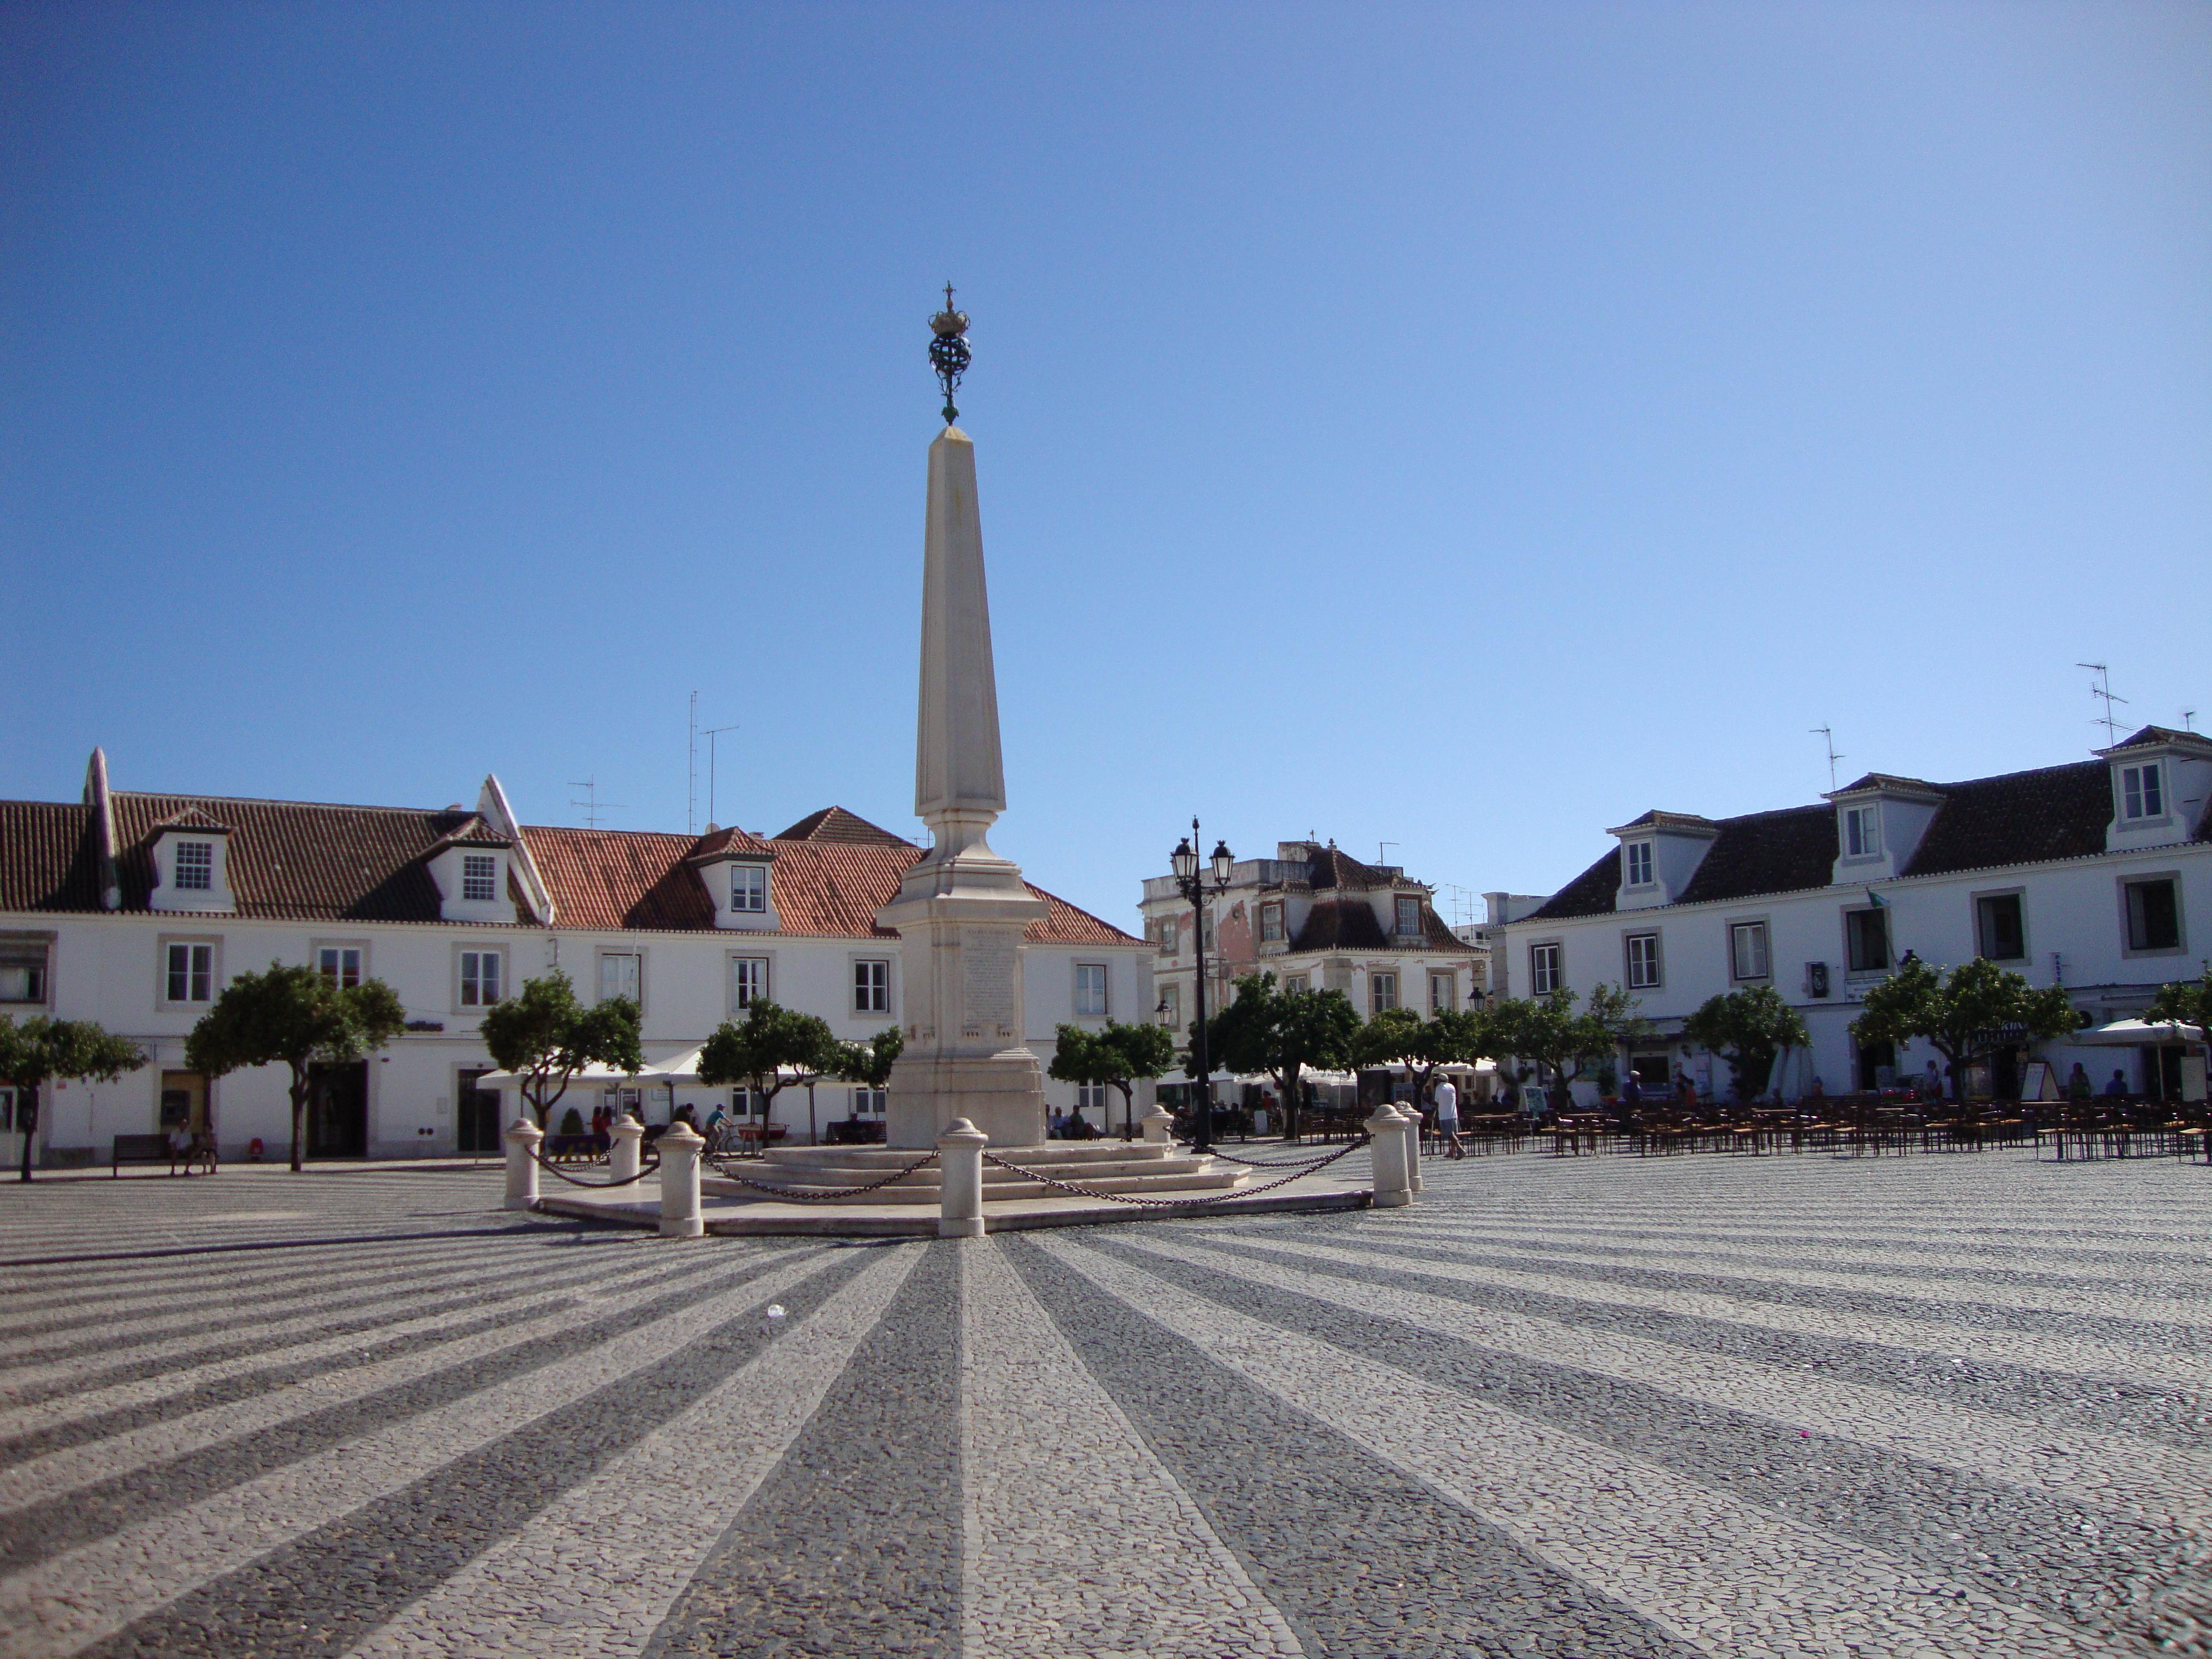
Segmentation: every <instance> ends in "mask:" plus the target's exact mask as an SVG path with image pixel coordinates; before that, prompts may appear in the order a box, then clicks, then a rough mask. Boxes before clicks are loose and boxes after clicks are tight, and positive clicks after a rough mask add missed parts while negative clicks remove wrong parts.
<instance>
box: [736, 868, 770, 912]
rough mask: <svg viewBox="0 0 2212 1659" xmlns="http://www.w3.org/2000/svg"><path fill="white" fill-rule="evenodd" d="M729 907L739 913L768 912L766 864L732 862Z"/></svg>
mask: <svg viewBox="0 0 2212 1659" xmlns="http://www.w3.org/2000/svg"><path fill="white" fill-rule="evenodd" d="M730 908H731V909H732V910H734V911H736V912H738V914H739V915H752V916H764V915H767V914H768V866H766V865H764V864H733V865H732V866H730Z"/></svg>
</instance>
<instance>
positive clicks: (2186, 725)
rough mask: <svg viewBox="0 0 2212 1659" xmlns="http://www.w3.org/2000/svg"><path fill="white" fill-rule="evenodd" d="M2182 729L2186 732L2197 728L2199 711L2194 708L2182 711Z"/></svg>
mask: <svg viewBox="0 0 2212 1659" xmlns="http://www.w3.org/2000/svg"><path fill="white" fill-rule="evenodd" d="M2181 729H2182V730H2183V731H2185V732H2194V731H2195V730H2196V729H2197V711H2196V710H2195V709H2194V708H2185V709H2183V710H2182V711H2181Z"/></svg>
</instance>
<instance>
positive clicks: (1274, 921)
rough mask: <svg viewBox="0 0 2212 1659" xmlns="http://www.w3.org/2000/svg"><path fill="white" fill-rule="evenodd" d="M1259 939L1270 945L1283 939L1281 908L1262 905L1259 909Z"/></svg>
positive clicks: (1272, 905)
mask: <svg viewBox="0 0 2212 1659" xmlns="http://www.w3.org/2000/svg"><path fill="white" fill-rule="evenodd" d="M1260 937H1261V939H1262V940H1263V941H1265V942H1266V943H1267V944H1270V945H1272V944H1273V943H1275V942H1276V941H1277V940H1279V939H1281V938H1282V937H1283V907H1282V906H1281V905H1279V904H1263V905H1261V907H1260Z"/></svg>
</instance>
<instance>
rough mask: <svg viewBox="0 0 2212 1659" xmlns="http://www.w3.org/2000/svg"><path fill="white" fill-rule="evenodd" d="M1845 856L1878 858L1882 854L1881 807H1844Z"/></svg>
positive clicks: (1850, 857) (1849, 857) (1851, 857)
mask: <svg viewBox="0 0 2212 1659" xmlns="http://www.w3.org/2000/svg"><path fill="white" fill-rule="evenodd" d="M1844 857H1845V858H1847V859H1878V858H1880V857H1881V808H1880V807H1879V806H1846V807H1845V808H1844Z"/></svg>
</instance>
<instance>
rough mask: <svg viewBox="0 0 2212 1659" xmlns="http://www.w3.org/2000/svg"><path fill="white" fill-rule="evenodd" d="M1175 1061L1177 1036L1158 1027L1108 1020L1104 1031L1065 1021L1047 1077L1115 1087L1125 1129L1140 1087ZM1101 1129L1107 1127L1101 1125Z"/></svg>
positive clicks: (1058, 1030)
mask: <svg viewBox="0 0 2212 1659" xmlns="http://www.w3.org/2000/svg"><path fill="white" fill-rule="evenodd" d="M1174 1064H1175V1039H1174V1038H1173V1037H1172V1036H1169V1035H1168V1032H1167V1030H1166V1028H1165V1027H1164V1026H1159V1025H1144V1024H1138V1025H1125V1024H1122V1023H1121V1021H1120V1020H1117V1019H1109V1020H1108V1021H1107V1022H1106V1024H1105V1028H1104V1029H1103V1030H1097V1031H1094V1030H1088V1029H1086V1028H1085V1027H1084V1026H1080V1025H1061V1026H1059V1027H1057V1028H1055V1029H1054V1032H1053V1048H1052V1065H1051V1067H1050V1068H1049V1073H1048V1074H1049V1075H1050V1076H1052V1077H1053V1078H1054V1079H1058V1080H1059V1081H1060V1082H1062V1083H1084V1084H1089V1085H1091V1086H1092V1087H1093V1088H1098V1087H1105V1086H1111V1087H1113V1088H1115V1089H1118V1090H1120V1091H1121V1121H1122V1124H1123V1126H1124V1127H1128V1126H1130V1125H1131V1124H1132V1123H1133V1121H1134V1120H1135V1116H1136V1110H1137V1105H1136V1085H1137V1084H1138V1082H1139V1080H1140V1079H1145V1078H1153V1077H1159V1076H1161V1075H1162V1074H1163V1073H1165V1072H1166V1071H1167V1069H1168V1067H1169V1066H1172V1065H1174ZM1100 1127H1102V1128H1103V1127H1107V1126H1105V1125H1103V1124H1102V1125H1101V1126H1100Z"/></svg>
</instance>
